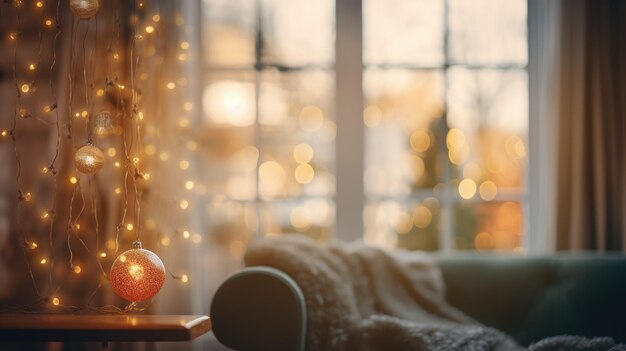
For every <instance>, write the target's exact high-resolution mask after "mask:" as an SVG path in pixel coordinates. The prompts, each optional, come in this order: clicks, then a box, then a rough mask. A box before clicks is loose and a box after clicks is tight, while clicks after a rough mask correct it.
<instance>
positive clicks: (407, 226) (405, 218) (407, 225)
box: [393, 212, 413, 234]
mask: <svg viewBox="0 0 626 351" xmlns="http://www.w3.org/2000/svg"><path fill="white" fill-rule="evenodd" d="M393 228H394V229H395V230H396V232H398V234H407V233H408V232H410V231H411V229H413V219H412V218H411V215H409V214H408V213H406V212H401V213H400V214H398V216H397V217H396V218H395V220H394V224H393Z"/></svg>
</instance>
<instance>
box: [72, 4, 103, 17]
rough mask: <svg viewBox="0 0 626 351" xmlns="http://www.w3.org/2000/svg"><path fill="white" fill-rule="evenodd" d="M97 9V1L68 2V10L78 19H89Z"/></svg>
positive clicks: (98, 7) (98, 5)
mask: <svg viewBox="0 0 626 351" xmlns="http://www.w3.org/2000/svg"><path fill="white" fill-rule="evenodd" d="M99 9H100V1H99V0H70V10H72V13H73V14H74V16H76V17H78V18H80V19H90V18H91V17H93V16H95V14H96V13H98V10H99Z"/></svg>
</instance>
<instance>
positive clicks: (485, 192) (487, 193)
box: [478, 180, 498, 201]
mask: <svg viewBox="0 0 626 351" xmlns="http://www.w3.org/2000/svg"><path fill="white" fill-rule="evenodd" d="M478 192H479V193H480V197H481V198H482V199H483V200H485V201H491V200H493V199H494V198H495V197H496V195H497V194H498V187H497V186H496V183H494V182H492V181H491V180H487V181H484V182H483V183H482V184H481V185H480V188H479V190H478Z"/></svg>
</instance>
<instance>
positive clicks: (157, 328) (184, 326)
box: [0, 314, 211, 346]
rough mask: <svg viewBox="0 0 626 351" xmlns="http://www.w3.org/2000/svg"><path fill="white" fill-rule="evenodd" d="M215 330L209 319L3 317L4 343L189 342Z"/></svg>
mask: <svg viewBox="0 0 626 351" xmlns="http://www.w3.org/2000/svg"><path fill="white" fill-rule="evenodd" d="M210 330H211V320H210V319H209V317H207V316H183V315H180V316H171V315H111V314H106V315H105V314H98V315H93V314H91V315H90V314H4V315H2V314H0V341H12V342H14V341H62V342H73V341H98V342H102V343H103V346H106V345H107V343H108V342H109V341H188V340H192V339H194V338H197V337H198V336H200V335H202V334H205V333H207V332H209V331H210Z"/></svg>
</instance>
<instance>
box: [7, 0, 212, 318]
mask: <svg viewBox="0 0 626 351" xmlns="http://www.w3.org/2000/svg"><path fill="white" fill-rule="evenodd" d="M160 2H161V0H154V1H151V2H146V1H140V2H138V3H136V4H135V7H134V8H131V10H130V16H129V18H130V21H129V23H130V24H129V26H130V28H131V37H130V43H129V46H128V48H127V49H124V48H123V47H121V44H120V43H122V42H123V41H122V38H121V33H123V32H124V31H123V30H122V26H123V25H124V21H123V20H121V14H122V13H123V12H124V8H123V6H127V4H126V3H125V2H123V1H118V2H115V3H111V8H109V6H108V4H103V5H104V7H102V8H101V7H100V5H101V4H100V2H99V1H98V0H70V3H69V5H70V10H71V15H72V16H73V17H74V18H76V20H74V19H72V18H71V17H70V19H71V23H72V25H71V30H67V31H65V34H66V35H67V36H69V38H70V40H69V49H70V52H71V54H70V56H69V58H70V60H69V71H68V75H67V82H68V83H69V84H68V85H67V89H68V90H67V91H68V95H67V97H66V98H67V114H66V113H63V112H62V111H61V109H59V106H63V103H65V102H64V101H62V102H61V104H60V103H59V102H58V101H57V95H58V94H57V92H58V90H59V88H60V87H59V86H57V85H56V84H55V83H54V77H55V73H56V72H57V71H58V70H59V67H60V65H59V62H58V61H57V50H56V47H57V43H58V42H59V41H58V39H59V38H60V37H61V34H62V33H63V31H62V23H64V22H63V17H66V14H65V13H63V11H61V10H60V9H61V6H60V1H57V2H54V1H36V2H34V3H33V10H32V11H39V12H38V13H37V15H38V16H39V20H40V22H41V23H42V24H41V27H40V33H39V46H38V53H37V57H36V59H34V60H27V61H26V62H27V63H26V64H25V66H24V67H23V68H22V67H18V51H19V44H20V41H21V40H22V33H21V32H20V30H21V28H22V16H23V15H24V14H28V15H30V12H27V11H31V10H30V9H27V7H26V6H24V1H22V0H15V1H13V2H12V3H11V4H9V5H10V6H12V7H13V9H14V11H15V14H16V19H17V23H18V25H17V27H15V28H13V29H12V30H11V31H10V32H9V33H8V34H7V38H8V41H9V43H11V45H13V46H14V48H13V49H14V50H13V51H14V52H13V56H14V67H13V68H14V69H13V80H14V86H15V94H16V106H15V114H14V118H13V121H12V123H11V125H8V126H3V125H0V142H2V140H3V139H6V140H8V141H10V142H11V144H12V146H13V153H14V159H15V164H16V166H17V168H16V179H15V184H16V188H17V193H18V201H17V207H16V210H15V221H14V224H15V225H14V230H13V232H14V233H15V235H18V236H20V237H23V240H22V241H23V245H22V249H23V253H24V255H23V256H24V260H25V262H26V265H27V269H28V272H29V276H30V279H31V280H32V283H33V287H34V290H35V293H36V295H37V296H38V299H39V302H38V304H36V305H31V306H30V307H32V306H43V307H46V308H52V309H55V310H58V309H66V310H71V311H74V310H81V309H89V310H94V311H97V312H111V311H116V312H129V311H134V310H142V309H143V308H145V307H140V306H139V305H138V304H137V303H136V302H139V301H144V300H146V299H150V298H151V297H152V296H153V295H154V293H156V292H157V291H158V289H147V290H146V289H144V290H146V291H151V292H153V293H150V294H147V295H144V296H142V297H146V299H143V298H139V297H136V296H135V297H131V296H129V295H124V294H123V293H120V296H122V297H125V298H127V299H128V300H130V301H134V302H133V303H131V304H130V305H128V306H126V307H125V308H122V309H119V308H117V307H115V306H103V307H93V305H92V302H93V299H94V298H95V296H96V294H97V292H98V290H100V289H101V288H102V286H103V285H107V284H108V280H109V279H110V281H111V287H112V288H113V289H114V291H116V292H119V291H121V290H118V288H119V287H120V284H118V283H119V280H118V279H117V278H115V277H116V276H117V273H113V272H114V271H115V272H117V270H114V269H113V268H114V267H117V265H116V264H115V262H118V263H119V261H120V260H121V257H130V256H131V255H132V252H136V251H137V249H132V250H129V251H125V252H124V253H123V254H121V255H118V250H119V248H120V247H121V246H123V245H124V244H123V242H127V241H128V240H129V239H130V238H128V235H132V236H134V237H135V240H139V237H140V235H141V232H142V230H143V227H144V226H145V228H146V229H148V230H150V231H151V232H154V231H156V232H157V233H158V234H159V237H158V240H157V243H158V244H161V246H162V247H165V246H167V247H169V246H170V243H172V239H174V237H175V235H167V234H162V233H163V231H162V230H163V229H164V228H167V227H168V226H169V225H170V224H168V220H164V221H159V222H160V223H157V222H155V221H154V220H153V219H150V218H148V219H146V220H145V221H143V220H142V219H141V217H140V215H141V204H142V193H143V189H144V188H145V187H146V186H148V183H149V182H153V181H154V180H153V177H152V175H151V172H146V171H144V170H143V168H145V167H147V166H149V165H150V163H151V162H152V161H150V160H149V159H150V157H151V156H150V155H148V152H147V150H148V149H147V148H144V147H143V146H142V145H141V144H142V142H143V140H144V139H145V137H144V136H142V134H141V129H142V128H141V125H142V124H144V123H146V122H145V121H146V120H149V119H150V117H151V116H154V117H157V118H159V119H161V118H162V117H161V116H160V111H159V110H160V108H158V107H157V106H156V105H158V104H155V105H153V106H149V107H146V109H145V110H142V109H141V105H142V103H143V100H144V97H143V96H142V95H143V94H142V90H143V89H141V88H140V87H139V85H138V83H139V82H141V83H142V84H145V85H146V86H147V85H148V84H151V86H152V87H153V88H152V95H150V96H149V97H150V99H152V100H154V101H156V102H160V101H161V99H160V97H161V96H160V95H161V94H162V91H163V93H164V92H168V91H171V92H176V93H177V94H180V91H181V90H182V89H181V88H182V87H184V86H185V85H186V79H184V78H178V79H171V78H170V79H165V77H164V76H163V75H159V77H157V78H156V79H153V78H152V77H150V76H149V75H147V74H145V73H144V72H142V63H143V61H142V60H141V56H142V55H145V57H149V59H148V60H160V61H161V62H162V60H163V56H156V57H155V56H154V53H155V48H156V49H157V50H163V49H164V47H163V46H162V44H160V43H161V42H162V41H165V40H166V39H165V37H163V36H160V35H158V33H160V31H162V30H166V29H168V28H167V26H168V25H169V24H171V22H174V20H173V19H172V20H170V19H168V20H164V19H163V18H161V15H160V14H159V13H158V12H156V13H155V12H152V13H150V10H151V9H152V8H158V7H159V4H160ZM153 5H154V6H153ZM0 6H6V5H0ZM53 6H54V8H55V9H56V14H55V15H54V17H50V16H49V14H48V9H49V8H50V7H53ZM168 6H172V5H168ZM111 13H114V15H113V16H112V17H111ZM0 16H4V12H1V14H0ZM105 16H107V17H105ZM99 18H100V21H101V22H104V23H105V24H106V25H108V26H110V28H111V29H112V30H110V31H109V33H111V34H110V41H109V42H108V47H107V48H106V53H107V54H108V55H109V56H107V59H106V60H105V62H106V63H105V64H102V63H103V61H102V60H100V61H98V60H94V57H99V55H98V54H95V51H96V50H98V48H99V46H98V45H100V44H101V43H103V42H105V41H104V40H91V39H90V40H88V38H89V35H90V34H91V36H92V37H93V36H95V38H96V39H98V38H97V35H98V33H99V32H100V31H101V29H100V27H99V25H98V20H99ZM103 18H104V20H103ZM65 22H67V21H65ZM175 23H176V25H175V26H180V25H181V24H182V21H181V20H180V19H179V18H178V17H177V18H176V19H175ZM109 24H110V25H109ZM172 27H174V26H173V25H172ZM94 28H95V29H94ZM139 28H141V30H139ZM50 29H53V31H52V33H53V36H54V39H53V40H52V46H53V48H52V59H51V62H50V66H49V71H48V74H49V80H50V82H49V87H50V95H47V94H46V93H45V92H44V93H40V92H37V94H35V91H36V89H37V81H36V77H37V75H36V73H37V72H39V71H40V70H41V69H42V68H43V67H44V64H45V63H44V62H42V55H41V53H42V43H47V41H46V40H44V38H46V36H45V35H44V33H45V31H49V30H50ZM173 30H175V31H178V29H175V28H174V29H173ZM90 31H91V33H89V32H90ZM79 38H80V39H79ZM78 41H82V56H80V57H82V68H83V69H82V71H83V72H82V75H83V77H82V78H83V79H82V84H83V85H84V88H85V92H84V99H85V106H84V107H83V108H80V109H78V111H76V110H75V109H76V106H77V102H76V101H75V100H76V97H78V95H77V94H76V93H77V92H76V89H74V87H75V85H76V83H77V82H79V80H77V79H76V77H75V74H76V68H78V67H80V66H79V65H80V64H81V62H79V60H78V58H77V57H78V56H77V51H78V50H77V46H79V45H80V44H79V43H78ZM179 44H180V47H181V48H183V50H187V49H188V48H189V44H188V43H187V42H181V43H176V47H178V46H179ZM160 45H161V46H160ZM139 48H141V49H142V50H139ZM88 49H90V53H89V54H88V53H87V51H88ZM156 52H158V51H156ZM126 53H127V54H128V55H127V56H126V57H127V59H128V61H127V62H128V63H129V65H128V66H126V68H124V65H123V64H122V62H121V61H122V58H124V57H125V55H124V54H126ZM140 54H141V55H140ZM180 55H182V54H176V55H174V56H173V57H174V60H175V59H176V58H178V57H180ZM189 56H190V55H188V54H187V53H184V57H185V60H187V59H188V58H189ZM181 61H184V60H181ZM157 66H158V67H160V66H161V64H158V65H157ZM18 68H20V69H24V70H25V71H26V72H31V73H29V74H32V79H31V80H30V81H24V80H23V79H21V78H20V77H19V75H18V74H19V72H20V70H19V69H18ZM102 68H104V69H105V70H106V74H107V77H106V78H105V79H104V85H103V86H102V87H101V88H95V87H94V82H97V81H98V80H99V78H98V77H97V76H98V73H97V72H98V70H99V69H100V70H102ZM158 69H159V70H160V69H161V68H158ZM125 70H128V71H129V74H128V81H124V80H123V77H124V76H125ZM18 78H19V79H18ZM137 78H139V79H137ZM24 96H28V97H29V98H30V99H31V100H29V103H30V102H31V101H32V100H34V101H35V105H36V106H37V107H36V108H35V109H33V108H31V107H30V106H29V105H28V104H27V103H25V102H23V101H22V98H23V97H24ZM94 96H95V97H97V98H96V99H100V100H102V99H107V100H110V101H112V104H109V105H106V106H103V107H102V108H95V106H97V105H98V104H99V103H100V102H96V100H94ZM36 99H49V100H47V101H44V102H43V104H42V105H40V104H39V102H38V101H37V100H36ZM180 107H181V111H183V110H184V111H186V112H189V111H191V109H192V105H191V103H190V102H186V103H184V104H183V103H182V102H181V106H180ZM63 110H65V108H64V109H63ZM31 111H36V112H31ZM94 111H99V112H98V113H94ZM148 111H149V112H148ZM49 113H52V115H50V117H48V114H49ZM146 117H147V118H146ZM29 120H33V121H39V122H43V123H45V124H46V125H50V126H51V127H52V128H53V130H55V131H56V139H57V140H56V143H55V145H56V146H55V151H54V155H53V156H52V159H51V162H49V163H47V164H44V165H39V166H37V168H36V170H37V174H39V175H40V176H41V177H43V178H42V179H44V180H45V179H46V178H47V179H50V183H51V184H50V185H51V186H50V189H51V193H52V197H51V198H50V200H49V201H51V205H45V204H43V203H42V201H43V197H39V194H38V193H37V192H34V191H33V190H37V191H38V192H40V191H42V190H41V189H39V188H37V189H35V188H33V189H22V187H23V184H22V183H23V181H22V174H23V171H24V169H23V167H24V164H23V163H22V162H23V161H24V159H23V155H22V153H20V151H21V150H20V147H19V146H20V144H19V139H18V130H19V131H21V130H22V129H21V128H20V127H21V124H22V123H29V122H28V121H29ZM49 120H51V122H50V121H49ZM161 120H162V119H161ZM81 123H82V124H83V125H84V127H85V132H84V133H85V136H86V137H87V143H86V145H85V144H82V145H80V144H79V145H78V146H79V147H78V148H76V146H75V145H74V142H75V140H76V139H77V138H79V137H80V135H81V134H82V132H81V131H80V130H79V129H80V128H78V129H77V128H75V127H76V126H80V125H81ZM148 123H150V125H152V126H153V125H154V124H153V123H152V122H148ZM178 126H180V127H181V128H187V127H188V126H189V119H188V118H187V117H184V116H183V117H181V119H180V120H179V121H178ZM152 128H153V127H152ZM150 137H151V138H152V136H150ZM94 138H95V139H94ZM115 141H119V144H120V145H119V146H118V145H115ZM190 142H193V143H195V141H193V140H191V141H190ZM96 145H97V146H96ZM182 148H183V149H185V145H183V146H182ZM72 149H76V152H75V154H74V157H73V159H74V165H75V167H76V170H77V171H78V172H71V169H69V168H68V167H67V166H64V165H63V166H60V165H59V162H58V160H59V157H60V156H61V155H64V154H67V153H68V151H70V152H72V151H71V150H72ZM185 150H186V149H185ZM174 154H175V153H174V152H168V151H166V150H161V151H160V152H158V153H156V156H158V157H159V159H160V160H162V161H161V162H172V161H170V160H169V158H171V155H174ZM153 155H154V153H153ZM107 158H110V161H108V160H107ZM144 158H146V159H144ZM188 159H189V157H184V158H182V157H181V159H179V160H175V161H174V162H176V164H177V165H178V166H180V167H176V169H178V168H180V170H181V171H183V172H184V171H186V170H187V169H188V168H189V167H190V163H189V161H188ZM26 167H28V168H27V169H30V168H32V167H30V165H29V164H28V163H26ZM119 170H121V171H122V175H121V178H122V179H121V182H116V181H115V178H116V177H111V176H110V175H112V174H117V172H119ZM68 172H69V173H68ZM112 172H113V173H112ZM101 174H102V176H101ZM94 175H97V177H98V178H95V177H94ZM48 177H50V178H48ZM59 177H62V178H59ZM59 179H63V180H65V182H59ZM181 179H182V178H181ZM102 187H104V188H109V187H110V191H107V192H106V193H107V194H111V195H110V196H112V197H111V198H110V199H111V201H119V203H120V204H121V206H122V209H121V213H120V217H119V222H118V225H116V226H114V227H115V228H112V229H114V232H115V234H114V239H109V240H106V249H105V250H101V249H100V248H99V245H100V239H99V222H100V221H101V220H102V218H100V217H101V213H100V212H99V209H98V205H97V204H98V203H99V199H98V197H99V195H98V194H99V193H100V191H99V189H100V188H102ZM199 187H202V185H200V184H198V182H197V181H194V180H191V179H188V178H185V180H183V181H182V183H181V188H182V189H184V190H185V191H188V192H189V191H192V190H194V189H197V188H199ZM107 197H108V195H107ZM115 199H119V200H115ZM66 201H67V202H66ZM107 201H109V200H107ZM57 202H59V203H58V204H57ZM57 205H60V206H61V207H60V208H57ZM26 206H29V208H30V207H31V206H38V207H39V206H42V207H39V208H40V210H37V211H35V215H36V216H37V219H38V220H40V221H41V223H42V224H41V225H42V226H45V227H46V228H47V233H48V235H47V237H48V241H49V245H41V244H40V243H38V240H36V238H35V237H33V238H31V237H30V236H29V235H27V232H26V231H22V230H20V228H21V223H22V221H24V220H26V218H25V216H27V215H28V214H27V213H31V211H30V209H29V210H28V211H25V210H23V209H24V208H25V207H26ZM171 206H172V207H173V208H178V209H179V210H182V211H183V212H184V210H187V209H188V208H189V207H191V202H190V201H189V199H177V200H176V201H175V202H173V203H171ZM183 207H184V208H183ZM165 212H168V211H165ZM183 212H181V215H183V216H186V215H185V214H184V213H183ZM87 214H91V215H92V218H91V219H86V218H85V216H86V215H87ZM59 216H63V217H65V219H66V220H62V221H61V223H63V222H64V223H65V228H66V229H65V230H66V235H65V238H64V241H65V245H60V242H59V239H60V238H61V237H59V236H58V235H57V233H58V232H59V229H60V228H61V227H63V225H62V224H61V225H59V223H60V222H59V219H61V218H59ZM172 223H173V222H172ZM159 228H160V229H161V230H159ZM165 230H167V229H165ZM182 232H186V233H187V234H186V236H185V235H181V239H183V240H186V239H189V238H191V240H190V241H192V242H193V243H196V244H197V243H199V242H201V236H200V235H199V234H191V233H189V231H187V230H180V231H179V230H178V229H173V233H182ZM126 233H128V234H126ZM94 234H95V238H94ZM36 236H37V235H36ZM164 238H167V240H163V239H164ZM94 241H95V243H94ZM147 241H148V242H150V241H152V240H147ZM76 242H78V243H79V244H80V245H79V246H80V248H81V250H80V251H76V250H75V248H74V247H73V246H75V245H76V244H75V243H76ZM164 243H167V245H165V244H164ZM143 251H146V252H150V251H147V250H143ZM143 251H142V252H143ZM82 252H85V253H86V254H87V255H89V256H91V257H93V260H94V262H95V265H96V267H97V269H98V270H99V271H100V280H99V282H98V284H97V286H96V287H94V290H93V292H92V293H91V294H90V295H89V297H88V300H87V301H86V303H85V304H74V303H72V301H79V300H80V299H77V298H76V297H74V296H64V295H63V292H64V291H65V287H66V286H68V284H73V283H72V281H73V280H75V279H87V278H88V277H90V276H91V277H93V275H90V274H86V272H89V270H90V269H93V264H91V263H90V262H89V260H88V259H87V258H86V257H83V253H82ZM150 253H151V252H150ZM151 254H152V255H154V253H151ZM64 256H67V257H68V260H69V261H68V264H67V274H64V275H60V274H59V272H58V270H56V269H55V268H54V267H55V263H58V261H59V259H61V258H63V257H64ZM148 256H149V255H148ZM109 257H111V258H109ZM154 257H157V256H156V255H155V256H154ZM157 259H158V257H157ZM112 261H113V262H112ZM159 262H160V260H159ZM109 264H112V265H111V272H109V274H108V275H107V272H105V270H104V266H106V265H109ZM157 266H158V265H157ZM157 266H155V267H157ZM39 267H41V268H43V269H44V270H46V271H47V272H48V277H47V279H45V280H43V279H41V274H40V273H39V271H40V269H41V268H39ZM160 267H161V268H160V269H159V267H157V270H156V271H158V272H161V273H159V275H157V276H159V277H161V278H160V279H161V283H160V284H152V283H146V284H147V285H146V286H145V287H148V286H150V287H152V286H157V285H158V286H159V288H160V286H161V285H162V280H164V278H165V270H164V268H163V266H162V264H161V266H160ZM169 275H170V276H171V277H173V278H174V279H176V280H178V281H180V282H181V283H187V282H189V280H190V278H189V276H188V275H187V274H180V275H175V274H173V273H171V272H170V273H169ZM114 276H115V277H114ZM114 281H115V283H114ZM158 281H159V280H158V279H157V282H158ZM122 285H123V284H122ZM129 297H131V298H129ZM30 307H29V308H30ZM24 309H26V308H24Z"/></svg>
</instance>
